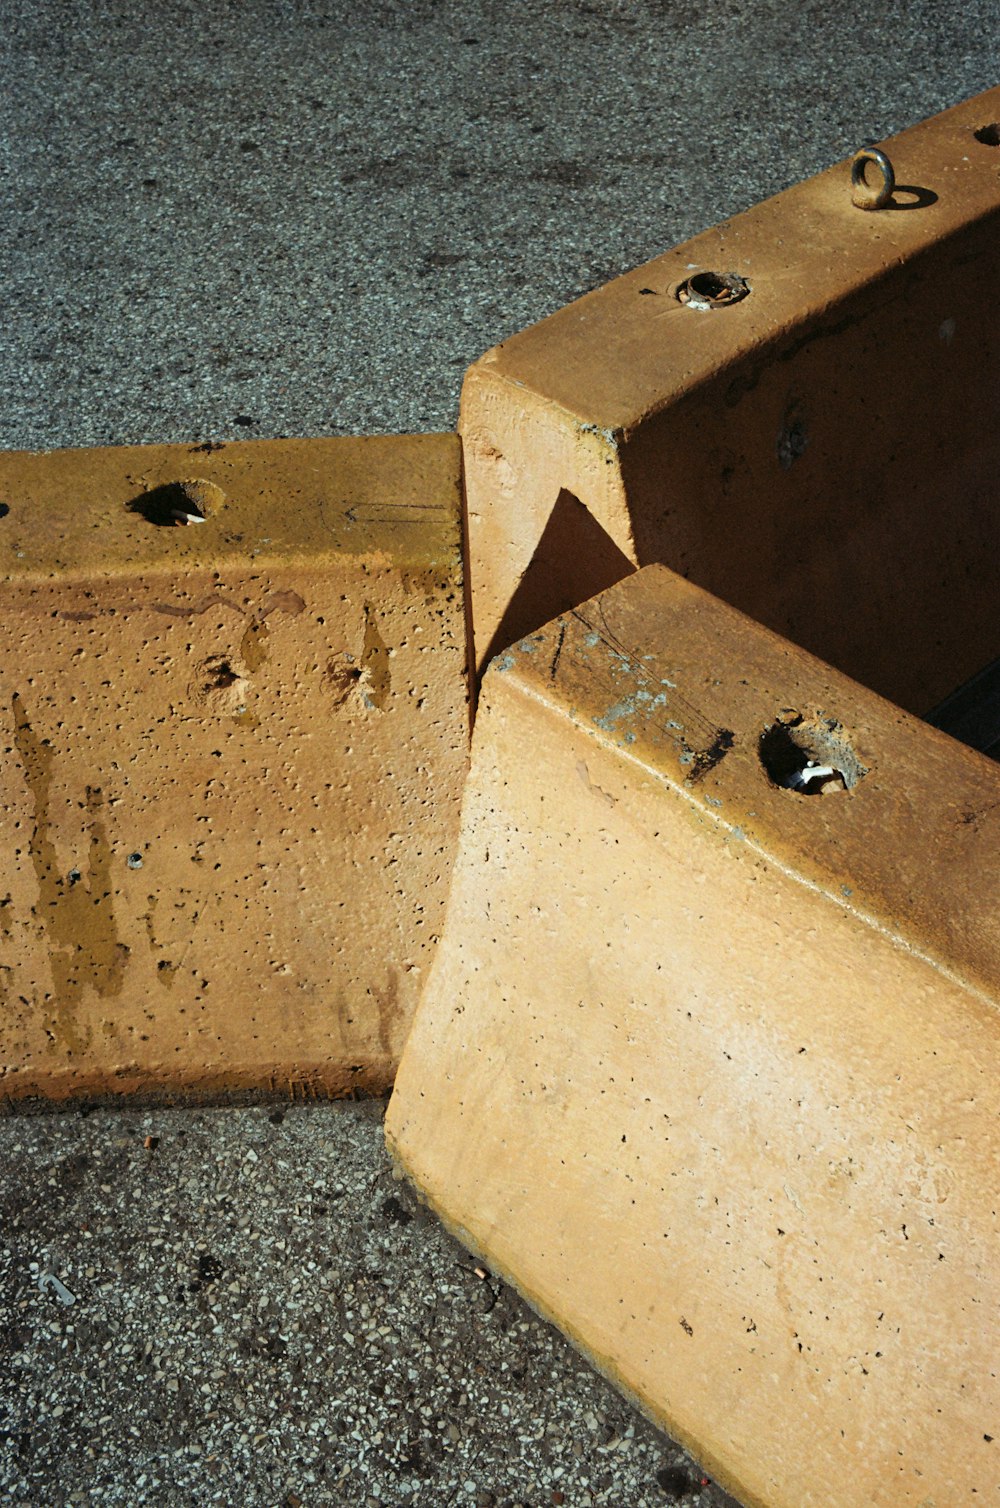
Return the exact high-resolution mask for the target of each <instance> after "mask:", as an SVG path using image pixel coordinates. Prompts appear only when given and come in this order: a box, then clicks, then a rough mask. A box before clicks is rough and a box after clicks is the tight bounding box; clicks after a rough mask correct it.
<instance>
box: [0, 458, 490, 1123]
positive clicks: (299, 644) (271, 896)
mask: <svg viewBox="0 0 1000 1508" xmlns="http://www.w3.org/2000/svg"><path fill="white" fill-rule="evenodd" d="M0 501H2V504H3V517H0V552H2V570H3V577H4V615H3V627H2V630H0V633H2V642H3V652H2V655H0V717H2V719H3V731H4V747H5V754H4V759H3V768H2V772H0V792H2V794H0V811H2V821H3V828H4V845H3V853H2V858H0V928H2V940H0V1001H2V1004H0V1065H2V1068H0V1094H3V1095H6V1096H8V1097H9V1098H10V1099H12V1100H14V1099H21V1098H24V1097H28V1096H41V1097H44V1098H48V1099H52V1100H62V1099H65V1098H67V1097H70V1096H80V1095H84V1096H94V1095H101V1094H105V1093H108V1092H112V1091H114V1092H118V1093H130V1094H142V1093H155V1094H157V1095H159V1096H162V1095H164V1094H169V1093H175V1092H176V1093H185V1094H189V1093H210V1094H213V1095H218V1094H220V1093H223V1092H227V1091H239V1090H248V1089H249V1090H255V1091H257V1090H262V1089H263V1090H268V1091H277V1092H280V1093H289V1094H302V1095H304V1094H309V1093H314V1092H323V1093H332V1094H338V1093H343V1092H345V1091H348V1090H350V1089H353V1088H356V1087H357V1088H365V1089H381V1088H384V1087H386V1086H387V1085H388V1083H389V1082H391V1077H392V1073H393V1071H394V1068H395V1064H396V1060H397V1056H398V1052H399V1049H400V1046H401V1043H402V1041H403V1037H404V1034H405V1031H406V1027H407V1024H408V1021H409V1017H410V1014H411V1011H412V1007H413V1005H414V1002H415V1000H416V995H417V990H418V987H419V983H420V980H421V978H422V975H423V972H424V971H425V969H426V967H427V964H428V960H429V958H430V956H431V954H432V951H433V946H434V942H435V940H436V935H437V933H438V932H439V930H440V925H441V919H442V913H443V904H444V898H445V894H446V886H447V882H448V879H449V876H450V871H451V864H452V857H453V848H454V843H455V840H456V837H457V823H458V809H459V799H460V792H461V786H462V782H463V780H464V776H465V772H466V768H467V755H468V750H467V742H468V711H467V705H466V701H467V696H466V690H467V681H466V658H467V656H466V633H465V619H464V604H463V586H462V548H461V504H460V459H459V449H458V441H457V439H456V437H454V436H450V435H448V436H445V435H426V436H419V437H403V438H390V437H385V438H374V439H357V440H355V439H324V440H294V441H291V440H289V441H268V442H257V443H249V444H230V445H225V446H222V445H219V446H214V445H210V446H150V447H142V448H125V449H109V450H94V451H60V452H53V453H51V454H40V455H34V454H8V455H4V456H2V457H0Z"/></svg>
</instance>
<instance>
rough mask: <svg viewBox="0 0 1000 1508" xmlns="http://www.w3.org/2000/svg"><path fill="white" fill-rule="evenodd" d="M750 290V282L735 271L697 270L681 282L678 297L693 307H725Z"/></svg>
mask: <svg viewBox="0 0 1000 1508" xmlns="http://www.w3.org/2000/svg"><path fill="white" fill-rule="evenodd" d="M749 292H750V284H749V283H748V282H747V281H746V279H745V278H741V277H740V276H739V275H738V274H737V273H735V272H696V273H694V274H693V275H692V276H691V277H689V278H686V279H685V281H684V282H683V283H682V284H681V286H680V287H679V288H678V290H677V297H678V298H679V300H680V301H681V303H682V304H688V305H690V307H691V308H692V309H724V308H725V307H726V306H727V305H728V304H738V303H739V301H740V299H741V298H746V296H747V294H748V293H749Z"/></svg>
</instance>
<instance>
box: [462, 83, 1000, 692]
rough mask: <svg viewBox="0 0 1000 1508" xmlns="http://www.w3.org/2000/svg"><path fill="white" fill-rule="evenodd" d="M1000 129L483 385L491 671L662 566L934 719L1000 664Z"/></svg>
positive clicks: (957, 122)
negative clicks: (962, 688) (612, 589)
mask: <svg viewBox="0 0 1000 1508" xmlns="http://www.w3.org/2000/svg"><path fill="white" fill-rule="evenodd" d="M998 118H1000V89H994V90H992V91H990V92H989V93H987V94H983V95H981V96H979V97H978V98H977V99H972V100H969V101H966V102H965V103H964V104H962V105H959V106H958V107H956V108H955V109H953V110H949V111H947V112H946V113H945V114H943V115H940V116H937V117H935V118H933V119H931V120H928V121H924V122H923V123H922V124H920V125H918V126H915V127H913V128H912V129H910V130H907V131H905V132H903V133H902V134H901V135H900V136H898V137H896V138H895V139H894V140H893V141H891V142H889V143H887V144H886V150H887V151H888V153H889V155H890V157H891V160H892V162H893V164H894V166H895V174H896V188H895V192H894V194H893V197H892V199H891V201H890V203H889V205H888V206H887V207H886V208H884V209H881V210H878V211H876V212H874V213H870V212H865V211H864V210H861V209H859V208H857V207H856V205H855V204H854V202H853V199H852V188H851V171H850V167H849V165H848V164H841V165H839V166H837V167H835V168H831V169H830V170H829V171H828V172H825V173H822V174H820V176H819V177H817V178H814V179H812V180H810V181H808V182H806V183H800V184H797V185H796V186H795V187H793V188H791V189H789V190H788V191H787V192H786V193H783V194H780V195H779V196H778V197H777V198H775V199H771V200H769V201H767V202H766V203H763V204H758V205H756V206H754V207H753V208H752V209H749V210H747V211H746V213H744V214H740V215H737V216H736V217H735V218H734V219H732V220H729V221H726V222H725V223H723V224H722V225H719V226H716V227H715V228H713V229H712V230H709V231H706V232H705V233H704V234H703V235H700V236H698V237H696V238H695V239H694V240H692V241H689V242H687V243H685V244H684V245H682V246H678V247H676V248H674V249H673V250H671V251H668V252H667V253H666V254H665V255H663V256H661V257H658V258H657V259H656V260H655V261H653V262H650V263H648V264H647V265H646V266H644V267H640V268H638V269H636V270H635V271H634V272H630V273H628V274H627V275H626V276H625V277H622V278H619V279H617V280H616V281H615V282H613V283H610V284H608V285H607V286H606V287H604V288H600V289H598V290H597V291H596V292H594V293H591V294H588V295H587V296H586V297H584V298H582V299H580V300H578V301H577V302H576V303H573V304H570V305H569V306H568V307H567V308H564V309H560V310H559V311H558V312H557V313H556V314H553V315H552V316H551V318H549V319H546V320H544V321H543V322H542V323H541V324H539V325H536V326H534V327H533V328H531V329H529V330H525V331H523V332H522V333H520V334H518V335H515V336H514V337H513V338H512V339H510V340H508V341H505V342H504V344H503V345H501V346H498V347H497V348H496V349H495V350H493V351H490V352H488V353H487V354H486V355H485V356H484V357H483V358H482V360H480V361H479V362H477V363H476V365H475V366H473V367H472V368H471V369H470V371H469V373H468V374H467V377H466V382H465V387H464V391H463V395H462V410H461V421H460V428H461V432H462V435H463V439H464V445H465V469H466V488H467V494H468V506H469V573H470V583H471V592H472V598H473V604H474V612H473V616H474V622H475V634H476V654H477V659H478V661H479V663H480V665H482V664H484V663H485V662H486V661H487V660H488V659H489V657H490V656H491V655H492V654H495V653H497V652H498V651H500V650H502V649H504V648H506V647H507V646H508V645H509V644H510V643H512V642H513V641H514V640H515V639H518V638H520V637H521V636H522V635H523V634H525V633H529V632H531V631H532V630H533V629H535V628H537V627H538V626H539V625H540V624H542V623H545V622H547V621H548V620H549V619H550V618H553V617H555V616H556V615H557V614H558V613H560V612H563V611H566V610H567V609H569V608H571V607H573V606H574V605H575V604H576V603H578V602H581V601H583V600H584V599H585V598H587V597H589V596H591V595H593V594H595V593H597V592H598V591H601V590H603V589H604V588H606V587H608V586H610V585H611V584H612V583H613V582H615V581H618V580H620V579H621V578H622V577H623V576H624V575H625V574H627V573H628V572H629V571H630V570H631V569H633V567H634V566H635V565H647V564H650V563H652V562H654V561H663V562H665V563H666V564H668V565H670V566H671V567H672V568H673V569H675V570H677V571H678V572H679V573H680V574H682V575H684V576H686V577H688V578H690V579H691V580H693V581H695V582H697V583H698V584H699V585H700V586H703V587H705V588H706V589H707V590H709V591H711V592H713V593H714V594H716V595H717V596H719V597H721V598H722V599H723V600H724V601H727V602H732V603H733V604H734V605H736V606H737V607H739V608H741V609H742V610H743V611H744V612H747V613H749V614H750V616H751V617H753V618H755V619H757V620H758V621H759V622H762V623H764V624H766V625H768V626H769V627H771V628H773V629H775V630H776V631H778V632H780V633H782V634H785V635H787V637H789V638H790V639H792V640H793V641H794V642H795V643H797V644H802V645H804V646H805V647H806V648H808V649H810V650H811V651H812V652H813V653H815V654H818V655H820V656H821V657H822V658H823V659H825V660H827V661H829V662H830V663H831V664H833V665H836V666H838V667H839V668H840V669H842V670H845V671H846V672H847V673H848V674H850V675H852V676H854V677H855V678H856V679H857V680H860V681H861V682H862V683H863V684H864V685H867V686H871V687H873V688H874V689H875V690H877V691H879V692H880V693H881V694H882V695H885V696H888V697H890V699H891V700H893V701H895V702H898V703H899V704H900V705H902V706H905V707H907V708H908V709H909V710H911V711H916V712H918V713H923V712H925V711H926V710H927V709H928V708H930V707H932V706H933V705H934V704H935V703H936V702H937V701H938V700H939V699H940V698H941V697H942V696H943V695H945V693H946V692H948V691H950V690H952V689H953V687H955V686H957V685H958V684H959V683H960V682H962V681H963V680H964V679H965V678H966V677H967V676H969V675H972V674H973V673H974V672H975V671H977V670H978V669H979V668H980V667H981V666H982V665H984V664H986V663H987V662H988V661H990V660H992V659H993V658H994V657H995V655H996V637H995V616H996V615H995V603H996V598H997V592H998V590H1000V526H998V520H1000V509H998V507H997V502H998V493H997V477H998V476H1000V384H998V383H997V382H996V381H993V380H991V379H990V378H989V377H988V376H987V375H986V374H988V373H991V372H994V371H995V370H996V365H997V362H998V360H1000V311H998V305H997V301H996V300H995V299H994V298H993V297H992V296H991V293H990V290H991V289H992V288H993V287H994V286H995V285H996V283H997V280H998V278H1000V177H998V169H1000V151H998V149H997V147H996V145H995V140H996V125H995V122H996V121H997V119H998ZM991 123H992V124H991ZM740 295H743V296H740Z"/></svg>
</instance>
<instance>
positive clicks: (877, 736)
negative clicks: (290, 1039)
mask: <svg viewBox="0 0 1000 1508" xmlns="http://www.w3.org/2000/svg"><path fill="white" fill-rule="evenodd" d="M526 751H530V756H529V757H526ZM810 761H812V763H810ZM810 770H813V771H816V772H817V774H816V775H815V776H811V775H805V776H804V774H803V772H806V771H810ZM831 770H832V771H833V773H832V774H830V773H829V771H831ZM998 811H1000V770H998V769H997V767H996V765H994V764H993V763H992V762H991V761H988V760H986V759H985V758H983V757H981V756H979V755H977V754H975V753H973V752H971V751H969V750H967V749H965V748H963V747H961V746H959V745H957V744H956V743H954V742H953V741H952V740H950V739H948V738H946V737H943V736H942V735H941V734H940V733H938V732H937V731H935V730H933V729H930V728H928V727H926V726H925V725H923V724H921V723H919V722H917V721H916V720H914V719H912V718H911V717H909V716H908V715H906V714H905V713H902V712H900V710H899V709H898V708H896V707H893V706H891V705H889V704H888V703H886V702H883V701H882V700H880V699H879V698H878V697H876V696H874V695H872V694H870V693H869V692H867V691H866V690H864V689H863V688H861V687H859V686H858V685H856V684H855V683H852V682H851V681H849V680H847V679H846V678H845V677H843V676H841V675H839V674H838V673H836V672H835V671H833V670H831V669H830V668H829V667H827V666H825V665H823V664H822V663H820V662H818V661H816V660H814V659H813V658H812V657H810V656H809V655H807V654H806V653H804V652H803V651H801V650H800V649H798V648H797V647H795V646H794V645H791V644H789V643H788V642H786V641H784V640H781V639H779V638H777V637H776V636H775V635H773V634H771V633H769V632H768V631H767V630H765V629H762V628H761V627H760V626H759V625H757V624H755V623H753V622H752V621H751V620H749V619H747V618H745V617H743V616H742V615H741V614H740V613H738V612H736V611H735V610H733V609H732V608H730V607H728V606H726V605H724V604H722V603H720V602H718V601H717V600H715V599H713V598H711V597H709V596H708V595H707V594H705V593H703V592H701V591H700V590H699V589H697V588H695V587H693V586H692V585H690V584H689V583H686V582H684V581H683V580H682V579H680V578H679V577H677V576H675V575H674V574H673V573H671V572H669V571H667V570H666V569H664V568H662V567H658V566H653V567H649V568H648V569H645V570H643V571H641V572H639V573H637V574H635V575H633V576H631V577H630V578H629V579H628V580H627V581H624V582H622V583H621V584H619V585H618V586H616V587H614V588H612V589H611V590H609V591H607V592H605V593H603V594H602V595H601V596H599V597H597V598H596V599H594V600H593V601H591V602H589V603H587V604H585V605H584V606H582V607H581V608H579V609H578V610H576V611H574V612H572V613H569V614H567V615H565V616H564V617H562V618H561V619H559V620H558V621H556V622H554V623H552V624H550V625H548V626H546V627H545V628H544V629H543V630H541V631H539V632H538V633H536V634H533V635H531V636H530V637H528V638H527V639H525V640H523V641H521V642H519V643H518V644H517V645H515V646H514V647H513V648H512V649H511V650H510V651H509V652H508V653H506V654H504V655H502V656H501V657H500V658H499V659H498V660H496V661H495V662H494V663H493V666H492V667H491V669H490V671H489V672H488V674H487V676H486V678H485V681H484V684H483V692H482V699H481V702H480V709H479V714H478V718H477V724H476V733H475V739H474V757H473V768H472V772H471V775H470V780H469V785H468V787H467V795H466V801H465V807H464V814H463V831H462V839H461V846H460V856H459V860H458V864H457V870H456V878H455V882H454V886H453V890H452V896H451V902H450V907H449V913H448V920H447V924H446V929H445V934H444V937H443V940H442V945H441V948H440V950H439V952H438V955H437V958H436V961H435V966H434V970H433V972H432V975H431V977H430V979H429V981H428V985H427V988H426V991H425V994H424V997H423V999H422V1001H421V1004H420V1007H419V1009H418V1012H417V1017H416V1020H415V1024H414V1028H413V1031H412V1034H411V1036H410V1039H409V1041H408V1044H407V1047H406V1050H405V1052H404V1056H403V1060H402V1064H401V1067H400V1071H399V1074H398V1077H397V1081H396V1087H395V1091H394V1094H393V1098H392V1101H391V1103H390V1108H389V1113H388V1118H387V1123H386V1126H387V1136H388V1141H389V1146H390V1148H391V1150H392V1151H393V1153H394V1155H395V1156H396V1158H397V1159H398V1160H399V1161H400V1163H401V1164H402V1165H403V1167H404V1168H405V1169H406V1170H407V1171H408V1173H409V1174H410V1176H411V1177H412V1178H413V1180H414V1181H415V1183H416V1185H417V1186H418V1188H419V1189H420V1190H421V1191H422V1192H423V1194H424V1195H425V1196H426V1197H427V1199H428V1200H429V1201H430V1203H431V1204H432V1205H433V1206H434V1207H435V1208H436V1209H437V1210H438V1212H439V1213H440V1215H441V1216H442V1218H443V1219H444V1221H445V1222H446V1223H447V1224H448V1225H449V1227H450V1228H451V1229H452V1230H453V1231H454V1232H455V1233H457V1234H458V1235H459V1236H460V1237H461V1239H462V1240H463V1241H465V1243H466V1244H467V1245H468V1246H469V1247H470V1248H471V1249H472V1250H474V1251H475V1252H476V1253H477V1254H479V1255H480V1257H481V1258H482V1259H483V1260H484V1261H485V1262H487V1263H489V1265H490V1266H491V1267H492V1268H493V1269H494V1270H496V1271H498V1272H500V1273H502V1274H504V1275H505V1276H506V1277H507V1278H508V1279H509V1280H510V1281H512V1282H513V1283H514V1284H515V1285H516V1286H517V1287H518V1288H519V1289H520V1290H521V1292H522V1293H523V1294H524V1295H526V1296H527V1298H528V1299H529V1300H530V1301H531V1302H532V1303H533V1304H534V1305H535V1306H537V1308H538V1309H539V1310H540V1311H541V1312H542V1313H544V1314H545V1315H547V1316H549V1317H550V1318H552V1319H553V1320H554V1321H555V1322H556V1323H557V1324H558V1325H559V1326H560V1328H561V1329H562V1330H563V1331H564V1332H565V1333H566V1334H568V1335H569V1336H570V1337H572V1338H573V1339H574V1340H575V1341H576V1342H577V1343H578V1344H579V1345H580V1347H581V1348H582V1349H583V1350H584V1352H585V1353H586V1354H587V1355H588V1356H589V1357H590V1358H591V1359H592V1360H593V1361H594V1362H595V1363H596V1365H597V1366H598V1367H599V1368H601V1369H602V1370H603V1371H604V1372H605V1373H606V1374H607V1375H609V1376H610V1377H612V1378H613V1379H614V1380H615V1381H617V1382H618V1383H619V1385H620V1386H622V1387H623V1388H624V1389H625V1390H626V1391H627V1392H628V1393H630V1394H631V1395H632V1396H634V1397H635V1398H636V1399H637V1400H638V1401H639V1402H640V1403H641V1404H642V1406H643V1407H644V1408H645V1409H646V1410H647V1411H648V1412H649V1413H650V1414H651V1415H652V1417H653V1418H654V1419H655V1420H656V1421H658V1422H659V1423H661V1424H663V1425H665V1426H666V1427H667V1428H668V1429H669V1430H670V1431H671V1432H672V1433H674V1434H675V1436H676V1437H678V1438H680V1439H681V1440H683V1441H684V1442H685V1443H686V1444H687V1445H688V1446H689V1447H690V1448H691V1449H692V1450H693V1452H694V1453H695V1455H696V1456H697V1457H698V1458H699V1459H700V1460H701V1461H702V1462H703V1463H704V1464H705V1465H706V1466H707V1467H708V1468H709V1469H710V1470H711V1471H712V1473H713V1475H715V1476H716V1477H717V1478H718V1480H719V1481H720V1482H721V1483H722V1484H723V1485H725V1486H727V1487H728V1488H729V1490H731V1491H732V1492H734V1493H735V1494H736V1495H737V1496H738V1497H739V1499H740V1500H741V1501H742V1502H745V1503H747V1504H752V1505H759V1508H765V1505H766V1508H807V1505H808V1508H861V1505H862V1504H870V1503H878V1504H885V1505H889V1504H892V1505H896V1504H900V1505H901V1504H908V1505H914V1508H915V1505H921V1508H929V1505H931V1504H943V1503H954V1502H958V1501H966V1500H969V1501H971V1500H972V1494H973V1493H976V1494H978V1495H980V1496H982V1497H984V1498H986V1497H989V1496H990V1495H991V1494H993V1493H995V1492H996V1491H997V1490H998V1487H1000V1468H998V1465H997V1456H996V1447H995V1444H994V1443H993V1441H994V1437H995V1436H996V1435H997V1434H1000V1430H998V1428H997V1420H998V1418H1000V1384H998V1381H997V1377H996V1364H995V1363H996V1342H997V1322H996V1315H997V1305H998V1300H1000V1287H998V1284H1000V1279H998V1276H997V1275H998V1273H1000V1230H998V1215H997V1206H996V1197H995V1194H996V1168H997V1166H998V1159H1000V1132H998V1126H1000V1116H998V1111H1000V1093H998V1090H997V1083H996V1063H997V1057H998V1049H1000V1015H998V1010H997V1007H998V1003H1000V947H998V941H1000V938H998V931H997V924H996V897H995V885H994V884H993V882H992V879H991V878H990V876H992V874H993V873H994V870H995V860H994V857H993V856H994V855H995V852H996V847H997V843H998V840H1000V831H998V821H1000V819H998V817H997V812H998Z"/></svg>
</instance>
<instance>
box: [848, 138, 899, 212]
mask: <svg viewBox="0 0 1000 1508" xmlns="http://www.w3.org/2000/svg"><path fill="white" fill-rule="evenodd" d="M869 168H872V169H874V173H873V179H874V181H869V176H868V170H869ZM895 187H896V175H895V173H894V172H893V169H892V163H891V162H890V161H889V159H888V157H887V156H886V155H885V153H884V152H880V151H879V149H878V147H862V148H861V151H860V152H855V154H854V157H853V159H852V160H851V202H852V204H855V205H856V206H857V208H858V209H884V208H885V206H886V205H887V204H888V203H889V200H890V199H891V198H892V194H893V190H894V189H895Z"/></svg>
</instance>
